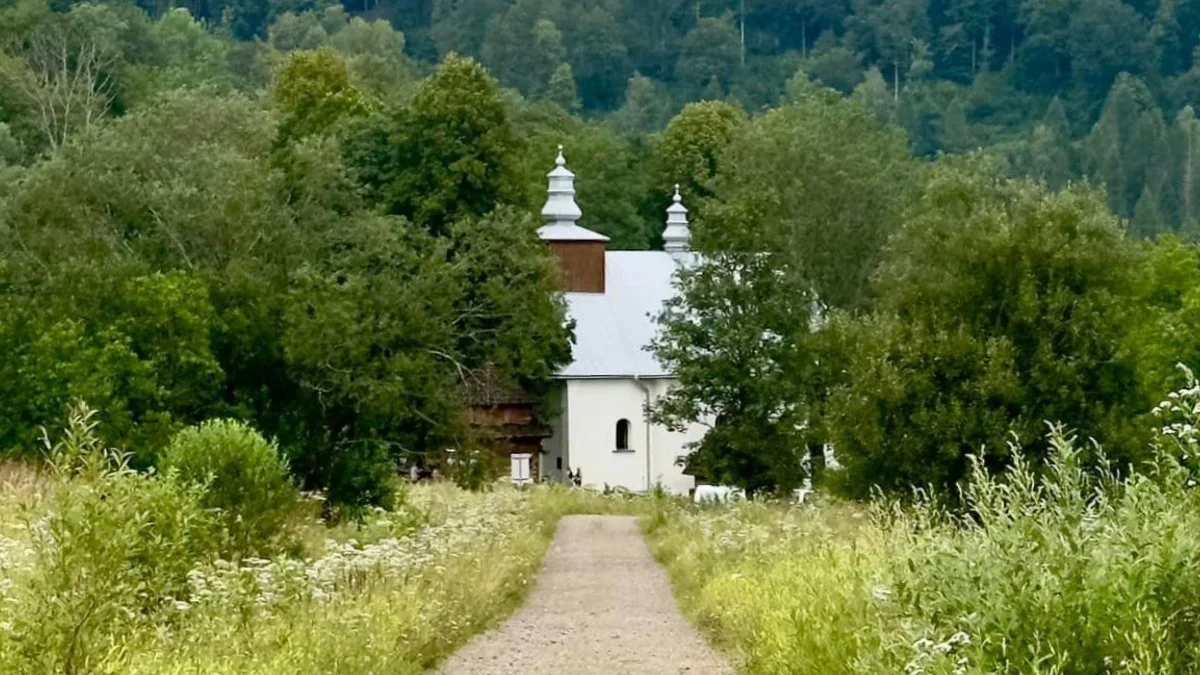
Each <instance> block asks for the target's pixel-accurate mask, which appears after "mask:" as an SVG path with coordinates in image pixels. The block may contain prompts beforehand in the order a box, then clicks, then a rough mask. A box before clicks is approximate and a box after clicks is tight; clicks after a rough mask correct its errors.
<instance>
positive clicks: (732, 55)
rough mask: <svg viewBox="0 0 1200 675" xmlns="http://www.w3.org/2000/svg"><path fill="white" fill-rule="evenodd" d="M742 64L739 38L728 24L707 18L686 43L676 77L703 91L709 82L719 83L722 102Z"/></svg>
mask: <svg viewBox="0 0 1200 675" xmlns="http://www.w3.org/2000/svg"><path fill="white" fill-rule="evenodd" d="M740 62H741V45H740V43H739V40H738V35H737V33H736V32H735V31H734V29H733V26H732V25H730V23H729V22H728V21H724V20H721V19H713V18H704V19H701V20H699V21H697V22H696V25H695V26H694V27H693V28H692V29H691V30H690V31H688V33H687V36H686V37H684V39H683V45H682V48H681V51H680V54H679V64H678V65H677V66H676V67H675V73H676V75H677V76H678V77H679V78H681V79H682V80H683V83H684V84H685V85H688V86H691V87H692V88H694V89H695V90H697V91H699V90H700V89H701V88H703V87H705V85H707V84H708V83H709V82H711V81H715V82H716V83H717V89H718V91H717V92H716V94H717V95H716V96H713V95H712V94H711V93H709V94H708V95H707V96H706V98H710V99H711V98H721V97H722V95H723V92H724V90H726V89H727V88H728V86H729V84H730V82H731V80H732V79H733V77H734V74H735V73H736V72H737V68H738V65H739V64H740Z"/></svg>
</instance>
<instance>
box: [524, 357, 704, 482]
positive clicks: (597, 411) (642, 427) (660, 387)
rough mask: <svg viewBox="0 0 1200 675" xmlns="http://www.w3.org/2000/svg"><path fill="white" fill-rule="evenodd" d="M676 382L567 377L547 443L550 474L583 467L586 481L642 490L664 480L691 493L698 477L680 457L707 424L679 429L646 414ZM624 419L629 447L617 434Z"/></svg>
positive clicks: (558, 477) (559, 477)
mask: <svg viewBox="0 0 1200 675" xmlns="http://www.w3.org/2000/svg"><path fill="white" fill-rule="evenodd" d="M673 385H674V380H671V379H668V378H655V379H636V380H635V379H632V378H612V379H573V380H565V381H564V382H563V384H562V387H561V388H560V392H561V400H560V404H561V410H562V414H560V415H559V416H558V418H557V419H556V420H555V423H554V425H553V428H554V435H553V436H551V438H549V439H547V440H546V442H545V444H544V446H543V447H544V449H545V455H544V462H543V464H542V466H544V467H545V471H544V475H545V478H547V479H549V480H553V481H556V482H562V481H565V480H566V476H567V472H568V471H581V472H582V473H583V485H585V486H592V487H596V488H603V487H605V486H609V487H616V486H620V487H623V488H626V489H628V490H632V491H635V492H641V491H644V490H646V489H647V488H653V487H654V486H656V485H661V486H662V487H663V489H665V490H667V491H669V492H672V493H675V494H687V493H688V491H690V490H691V489H692V488H693V487H695V480H694V479H693V478H692V477H691V476H685V475H684V474H683V467H682V466H681V465H680V462H679V461H678V460H679V459H680V458H681V457H682V456H684V455H686V454H687V446H688V444H689V443H692V442H694V441H699V440H700V439H701V438H703V437H704V431H705V428H704V427H703V426H700V425H694V426H693V427H692V428H690V429H688V430H687V431H686V432H682V433H678V432H673V431H671V430H669V429H667V428H666V427H663V426H661V425H657V424H650V423H649V422H648V420H647V419H646V416H645V409H646V405H647V404H653V403H654V402H655V401H657V399H658V398H659V397H660V396H662V395H663V394H665V393H666V392H667V391H668V390H669V389H670V387H672V386H673ZM621 420H627V421H628V422H629V431H628V444H627V447H626V448H624V449H622V448H619V447H618V438H617V436H618V430H617V425H618V424H619V423H620V422H621ZM560 460H561V461H560ZM560 466H561V467H562V468H561V469H559V468H558V467H560Z"/></svg>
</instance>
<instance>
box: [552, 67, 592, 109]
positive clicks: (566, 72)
mask: <svg viewBox="0 0 1200 675" xmlns="http://www.w3.org/2000/svg"><path fill="white" fill-rule="evenodd" d="M545 98H546V100H547V101H552V102H554V103H557V104H558V105H559V106H561V107H562V109H563V110H566V111H567V112H569V113H573V114H574V113H578V112H579V109H580V108H581V107H582V106H583V104H582V103H581V102H580V101H579V89H578V87H576V86H575V71H574V70H572V68H571V64H569V63H561V64H559V66H558V68H555V69H554V74H553V75H551V76H550V82H549V83H547V85H546V96H545Z"/></svg>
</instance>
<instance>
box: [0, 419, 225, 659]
mask: <svg viewBox="0 0 1200 675" xmlns="http://www.w3.org/2000/svg"><path fill="white" fill-rule="evenodd" d="M93 416H94V413H93V412H92V411H91V410H88V409H87V408H86V407H84V406H77V407H76V408H74V409H73V410H72V411H71V414H70V415H69V420H68V428H67V431H66V433H65V434H64V435H63V439H62V440H61V441H60V442H59V443H57V444H56V445H55V446H54V447H53V448H51V461H52V466H53V468H54V469H55V474H56V478H57V484H56V485H55V487H54V489H53V490H52V495H53V496H52V497H51V502H50V504H49V507H50V508H49V511H48V513H49V515H48V516H46V517H45V518H44V519H40V520H34V521H33V522H32V523H31V524H30V531H31V535H32V536H31V544H32V551H33V562H34V565H33V567H32V569H33V570H34V572H33V574H32V576H31V578H30V579H29V582H28V584H27V585H26V586H24V587H23V588H22V593H21V596H20V597H19V599H18V602H20V605H19V611H15V612H14V613H13V623H12V634H11V636H10V637H11V639H12V641H13V643H14V644H15V645H16V650H15V652H16V657H17V659H18V660H19V662H20V663H21V664H23V665H22V666H21V667H19V668H15V670H18V671H20V672H66V673H71V672H86V671H89V670H103V666H102V664H100V663H97V660H99V661H103V658H102V657H101V655H103V654H106V653H110V652H111V651H112V649H111V646H112V640H113V635H115V634H117V633H119V632H121V631H124V630H131V629H134V628H136V627H138V626H145V625H150V624H152V623H154V622H155V621H157V620H158V619H159V618H160V617H161V616H162V615H163V614H164V612H170V611H172V610H175V609H176V608H177V607H178V604H177V603H179V602H181V601H182V598H184V597H185V595H186V592H187V580H188V573H189V572H190V571H191V570H192V569H194V568H195V566H196V565H198V564H201V563H203V562H204V561H205V560H209V559H212V558H213V557H215V555H216V552H217V544H218V541H219V526H218V525H217V523H216V522H215V520H214V518H213V516H212V514H211V513H210V512H209V511H208V510H206V509H205V508H204V506H203V505H202V504H201V499H202V493H201V490H200V489H199V488H197V487H196V486H191V485H186V484H184V483H182V482H180V481H179V480H177V479H176V478H175V477H174V476H170V475H168V476H160V475H153V474H150V475H147V474H142V473H138V472H136V471H133V470H132V469H130V468H129V467H128V465H127V464H126V461H125V457H124V456H122V455H120V454H117V453H115V452H113V451H111V450H108V449H106V448H104V446H103V445H102V443H101V442H100V441H99V440H98V438H97V436H96V434H95V426H96V425H95V423H94V422H93V421H92V418H93ZM31 520H33V519H31Z"/></svg>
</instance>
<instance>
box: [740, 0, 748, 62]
mask: <svg viewBox="0 0 1200 675" xmlns="http://www.w3.org/2000/svg"><path fill="white" fill-rule="evenodd" d="M740 10H741V11H740V12H739V13H738V16H739V18H740V20H741V26H742V65H743V66H744V65H746V0H742V2H741V5H740Z"/></svg>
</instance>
